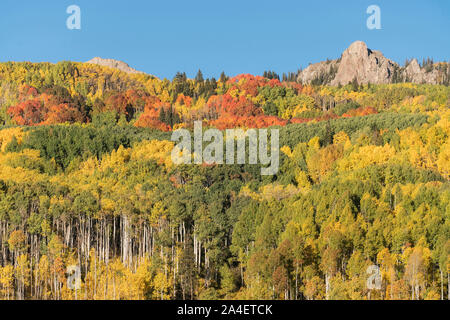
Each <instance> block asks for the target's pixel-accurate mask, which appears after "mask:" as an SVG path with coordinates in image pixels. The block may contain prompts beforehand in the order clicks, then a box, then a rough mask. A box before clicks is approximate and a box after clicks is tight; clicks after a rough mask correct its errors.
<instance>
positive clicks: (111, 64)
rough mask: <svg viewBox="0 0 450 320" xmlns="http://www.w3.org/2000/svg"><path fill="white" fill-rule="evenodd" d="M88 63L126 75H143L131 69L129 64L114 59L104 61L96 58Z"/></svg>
mask: <svg viewBox="0 0 450 320" xmlns="http://www.w3.org/2000/svg"><path fill="white" fill-rule="evenodd" d="M86 63H92V64H97V65H100V66H103V67H108V68H114V69H118V70H120V71H123V72H126V73H142V72H140V71H137V70H135V69H133V68H131V67H130V66H129V65H128V64H126V63H125V62H122V61H118V60H114V59H102V58H99V57H95V58H94V59H91V60H89V61H88V62H86Z"/></svg>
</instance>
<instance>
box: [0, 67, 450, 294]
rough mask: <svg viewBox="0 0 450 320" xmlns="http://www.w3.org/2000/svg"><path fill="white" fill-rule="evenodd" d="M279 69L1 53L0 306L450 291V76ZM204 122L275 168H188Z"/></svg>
mask: <svg viewBox="0 0 450 320" xmlns="http://www.w3.org/2000/svg"><path fill="white" fill-rule="evenodd" d="M281 79H282V81H280V77H279V76H278V75H277V74H276V73H275V72H273V71H266V72H265V73H264V74H263V76H253V75H248V74H246V75H238V76H235V77H229V76H227V75H225V74H224V73H222V74H221V76H220V78H219V79H214V78H212V79H205V78H204V77H203V75H202V73H201V71H199V72H198V74H197V75H196V77H195V78H194V79H189V78H187V76H186V74H185V73H177V74H176V75H175V77H174V78H173V79H172V80H168V79H163V80H161V79H158V78H156V77H153V76H151V75H147V74H141V73H138V74H127V73H124V72H121V71H118V70H115V69H109V68H106V67H101V66H98V65H93V64H83V63H73V62H61V63H58V64H50V63H38V64H34V63H13V62H8V63H0V123H1V128H0V149H1V150H0V299H308V300H313V299H387V300H393V299H436V300H437V299H450V138H449V137H450V108H449V107H450V87H448V86H444V85H426V84H423V85H419V84H411V83H395V84H385V85H371V84H366V85H360V84H358V83H357V82H355V81H354V82H352V83H350V84H348V85H345V86H339V87H331V86H322V85H303V84H301V83H297V82H296V81H295V79H296V77H295V75H294V74H289V75H283V76H282V77H281ZM197 120H201V121H203V124H204V125H203V127H204V128H205V129H206V128H208V127H214V128H218V129H220V130H225V129H227V128H244V129H248V128H266V127H270V128H278V129H279V134H280V147H281V152H280V169H279V171H278V173H277V174H276V175H274V176H261V174H260V167H259V166H258V165H250V164H247V165H175V164H174V163H172V161H171V151H172V149H173V146H174V142H172V141H171V131H172V130H174V129H177V128H187V129H191V128H192V126H193V122H194V121H197ZM74 265H76V266H80V269H81V284H80V287H79V288H78V289H76V290H72V289H71V288H69V287H68V282H67V279H68V277H69V274H68V268H69V267H70V266H74ZM371 265H376V266H378V267H379V269H380V271H381V276H382V284H381V288H380V289H376V290H374V289H370V288H368V287H367V285H366V281H367V277H368V274H367V268H368V267H369V266H371Z"/></svg>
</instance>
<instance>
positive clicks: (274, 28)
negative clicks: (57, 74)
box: [0, 0, 450, 78]
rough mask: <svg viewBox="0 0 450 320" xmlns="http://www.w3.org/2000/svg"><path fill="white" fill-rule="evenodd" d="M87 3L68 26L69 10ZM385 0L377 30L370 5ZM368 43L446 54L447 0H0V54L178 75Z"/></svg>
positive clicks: (273, 63)
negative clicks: (115, 63)
mask: <svg viewBox="0 0 450 320" xmlns="http://www.w3.org/2000/svg"><path fill="white" fill-rule="evenodd" d="M72 4H76V5H78V6H79V7H80V8H81V15H82V16H81V19H82V25H81V30H68V29H67V28H66V19H67V17H68V16H69V15H68V14H67V13H66V8H67V7H68V6H69V5H72ZM371 4H377V5H378V6H380V8H381V24H382V29H381V30H368V29H367V27H366V20H367V17H368V16H369V15H368V14H366V9H367V7H368V6H369V5H371ZM355 40H362V41H365V42H366V43H367V44H368V46H369V48H372V49H375V50H380V51H382V52H383V53H384V54H385V56H386V57H388V58H391V59H393V60H394V61H397V62H399V63H403V62H404V60H405V58H411V57H417V58H418V59H422V58H423V57H428V56H429V57H433V58H434V59H435V60H436V61H437V60H439V61H442V60H446V61H448V60H450V59H449V58H450V1H449V0H427V1H424V0H409V1H407V0H368V1H367V0H342V1H334V0H327V1H324V0H309V1H303V0H271V1H267V0H190V1H189V0H180V1H178V0H177V1H175V0H160V1H153V0H128V1H115V0H109V1H106V0H69V1H66V0H57V1H55V0H42V1H35V0H28V1H24V0H1V3H0V61H33V62H41V61H50V62H58V61H61V60H72V61H87V60H89V59H91V58H93V57H95V56H100V57H103V58H113V59H118V60H123V61H125V62H127V63H128V64H129V65H130V66H132V67H134V68H136V69H138V70H141V71H144V72H147V73H150V74H154V75H156V76H158V77H161V78H163V77H167V78H172V77H173V76H174V74H175V73H176V72H177V71H185V72H186V73H187V74H188V76H189V77H193V76H194V75H195V73H196V72H197V70H198V69H199V68H200V69H201V70H202V71H203V73H204V75H205V76H208V77H211V76H215V77H218V76H219V75H220V72H221V71H222V70H224V71H225V72H226V73H227V74H228V75H236V74H239V73H252V74H262V72H263V71H264V70H269V69H271V70H275V71H277V72H278V73H280V74H281V73H282V72H288V71H295V70H296V69H297V68H299V67H300V66H302V67H306V66H307V65H308V63H310V62H318V61H321V60H324V59H326V58H337V57H339V55H340V54H341V53H342V51H343V50H345V48H347V47H348V46H349V45H350V44H351V43H352V42H353V41H355Z"/></svg>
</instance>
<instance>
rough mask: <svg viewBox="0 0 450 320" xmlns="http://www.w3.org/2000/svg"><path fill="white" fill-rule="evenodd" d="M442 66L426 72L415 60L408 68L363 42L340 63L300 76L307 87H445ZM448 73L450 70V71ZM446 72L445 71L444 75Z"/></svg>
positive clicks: (308, 70)
mask: <svg viewBox="0 0 450 320" xmlns="http://www.w3.org/2000/svg"><path fill="white" fill-rule="evenodd" d="M441 65H442V63H441V64H433V65H430V66H427V68H422V67H420V65H419V63H418V62H417V60H415V59H414V60H413V61H412V62H410V63H409V64H408V65H407V66H406V67H401V66H399V65H398V64H397V63H395V62H393V61H391V60H389V59H388V58H386V57H385V56H384V55H383V54H382V53H381V52H380V51H375V50H371V49H369V48H367V45H366V44H365V43H364V42H362V41H356V42H354V43H352V44H351V45H350V47H348V48H347V50H345V51H344V52H343V53H342V56H341V57H340V58H339V59H336V60H331V61H326V62H319V63H315V64H312V65H309V66H308V67H307V68H306V69H305V70H303V71H302V72H300V74H299V75H298V79H297V80H298V81H299V82H301V83H304V84H310V83H312V84H328V85H332V86H337V85H339V84H341V85H346V84H348V83H349V82H352V81H353V79H356V80H357V81H358V83H359V84H367V83H372V84H381V83H393V82H402V81H408V82H414V83H430V84H437V83H443V80H442V79H445V77H446V75H447V74H446V75H444V74H443V72H442V67H441ZM446 70H450V69H447V68H446ZM445 72H446V71H445Z"/></svg>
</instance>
